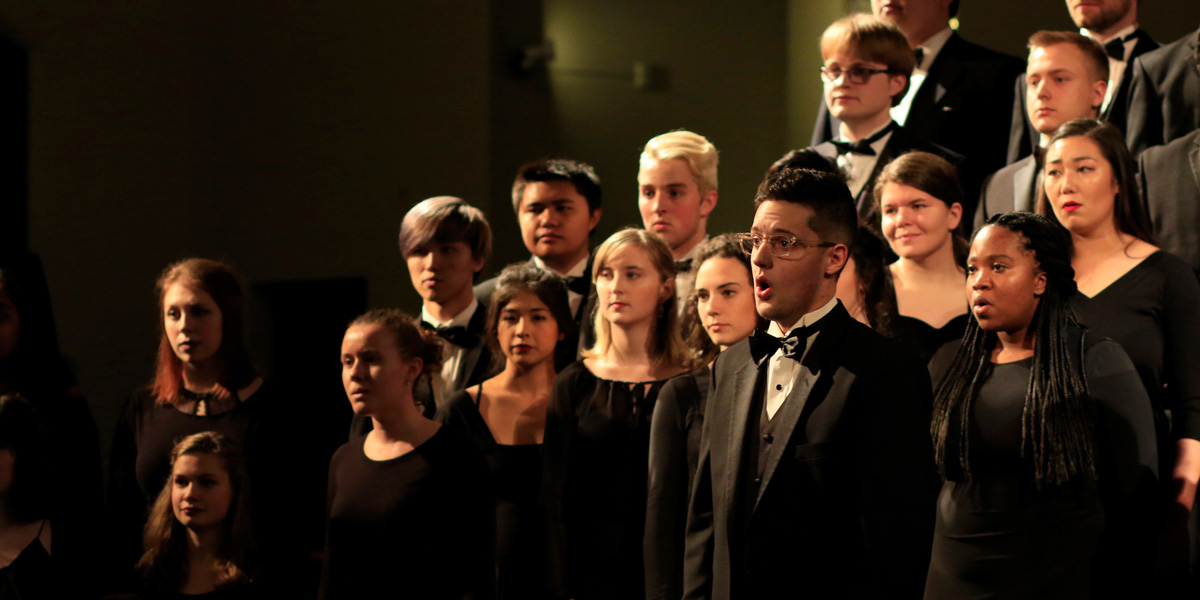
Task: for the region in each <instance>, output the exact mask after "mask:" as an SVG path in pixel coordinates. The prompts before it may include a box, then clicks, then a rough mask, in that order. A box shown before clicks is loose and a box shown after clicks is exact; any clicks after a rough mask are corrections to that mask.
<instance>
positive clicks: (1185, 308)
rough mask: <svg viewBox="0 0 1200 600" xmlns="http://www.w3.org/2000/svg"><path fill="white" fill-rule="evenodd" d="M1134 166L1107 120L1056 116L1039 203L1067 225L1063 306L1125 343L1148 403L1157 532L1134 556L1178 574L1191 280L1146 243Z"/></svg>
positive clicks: (1194, 332) (1191, 450) (1194, 435)
mask: <svg viewBox="0 0 1200 600" xmlns="http://www.w3.org/2000/svg"><path fill="white" fill-rule="evenodd" d="M1134 172H1135V164H1134V162H1133V158H1132V157H1131V156H1130V154H1129V151H1128V150H1127V149H1126V148H1125V144H1124V141H1123V140H1122V138H1121V135H1120V133H1119V132H1118V131H1117V130H1116V129H1115V128H1114V127H1112V125H1107V124H1103V123H1101V122H1099V121H1093V120H1088V119H1080V120H1076V121H1070V122H1068V123H1065V124H1063V125H1062V126H1061V127H1059V128H1058V130H1057V131H1056V132H1055V133H1054V136H1053V137H1052V138H1051V140H1050V142H1049V144H1048V146H1047V148H1046V175H1045V178H1044V189H1043V191H1044V195H1043V198H1042V199H1041V202H1040V203H1039V211H1040V212H1041V213H1042V214H1043V215H1045V216H1046V217H1047V218H1049V219H1050V220H1051V221H1057V222H1059V223H1061V224H1062V225H1063V226H1065V227H1066V228H1067V230H1069V231H1070V232H1071V240H1072V242H1073V245H1074V249H1075V254H1074V257H1073V258H1072V260H1071V264H1072V266H1073V267H1074V269H1075V281H1076V283H1077V284H1078V286H1079V294H1077V295H1076V296H1075V297H1074V298H1072V300H1071V306H1072V308H1074V309H1075V311H1076V313H1078V314H1079V317H1080V320H1081V321H1083V322H1084V323H1085V324H1086V325H1087V326H1088V327H1090V328H1091V329H1092V330H1093V331H1095V332H1097V333H1098V334H1100V335H1106V336H1108V337H1111V338H1112V339H1114V340H1116V341H1117V342H1118V343H1120V344H1121V346H1122V347H1124V348H1125V351H1126V352H1128V353H1129V357H1130V358H1131V359H1132V360H1133V364H1134V365H1135V366H1136V367H1137V370H1138V374H1139V375H1140V376H1141V379H1142V384H1143V386H1144V387H1145V389H1146V392H1147V394H1149V396H1150V401H1151V403H1152V404H1153V406H1154V407H1155V417H1156V423H1157V425H1158V435H1159V445H1158V450H1159V458H1160V461H1161V462H1160V472H1161V475H1162V477H1161V478H1162V481H1163V490H1162V492H1163V494H1162V496H1163V497H1162V501H1161V502H1160V503H1159V505H1158V507H1155V508H1156V509H1155V510H1153V513H1154V515H1155V518H1154V519H1152V521H1153V523H1152V524H1150V525H1142V528H1144V529H1152V530H1156V531H1161V538H1160V539H1159V540H1157V542H1158V543H1157V551H1155V550H1153V549H1149V550H1147V551H1146V552H1145V553H1144V556H1145V557H1146V558H1147V559H1151V558H1153V559H1154V561H1155V563H1156V564H1155V566H1156V567H1157V568H1158V569H1159V570H1160V571H1163V572H1165V573H1168V574H1171V575H1175V576H1181V575H1182V574H1184V573H1186V569H1187V565H1188V546H1189V542H1188V540H1189V539H1195V537H1196V534H1195V531H1194V530H1193V531H1192V532H1191V533H1189V531H1188V515H1189V514H1193V515H1194V514H1195V497H1196V482H1197V480H1198V479H1200V369H1198V368H1197V365H1200V326H1198V325H1197V321H1196V318H1195V311H1196V307H1197V306H1200V283H1197V281H1196V277H1195V274H1194V273H1193V271H1192V269H1191V268H1189V265H1188V264H1187V263H1186V262H1184V261H1183V260H1182V259H1180V258H1178V257H1176V256H1175V255H1173V254H1170V253H1168V252H1165V251H1163V250H1160V249H1159V248H1158V247H1156V246H1154V244H1153V238H1152V236H1151V228H1150V219H1149V216H1148V214H1147V212H1146V209H1145V205H1144V204H1143V203H1142V202H1141V200H1140V198H1139V195H1138V187H1137V185H1136V182H1135V181H1134ZM1132 526H1133V525H1131V527H1132ZM1189 536H1190V537H1189ZM1156 553H1157V556H1155V554H1156ZM1142 566H1143V567H1145V565H1142ZM1124 570H1126V571H1128V570H1129V566H1126V567H1125V569H1124Z"/></svg>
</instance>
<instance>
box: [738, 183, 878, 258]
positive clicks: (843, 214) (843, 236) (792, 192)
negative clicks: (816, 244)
mask: <svg viewBox="0 0 1200 600" xmlns="http://www.w3.org/2000/svg"><path fill="white" fill-rule="evenodd" d="M771 200H775V201H779V202H793V203H796V204H799V205H801V206H807V207H808V208H810V209H811V210H812V211H813V216H812V217H811V218H810V219H809V220H808V227H809V229H812V230H813V231H814V232H816V234H817V235H818V236H820V238H821V241H825V242H835V243H838V244H845V245H846V246H850V245H851V244H852V243H854V234H855V231H856V230H857V229H858V211H857V210H856V209H855V207H854V198H853V197H852V196H851V195H850V188H848V187H846V182H845V179H844V178H843V177H842V176H840V175H839V174H837V173H833V172H829V171H814V170H812V169H792V168H786V167H785V168H783V169H780V170H778V171H776V172H775V173H772V174H770V175H768V176H767V178H766V179H764V180H763V182H762V183H761V184H759V186H758V193H757V194H755V196H754V208H755V209H757V208H758V207H759V206H761V205H762V203H763V202H767V201H771Z"/></svg>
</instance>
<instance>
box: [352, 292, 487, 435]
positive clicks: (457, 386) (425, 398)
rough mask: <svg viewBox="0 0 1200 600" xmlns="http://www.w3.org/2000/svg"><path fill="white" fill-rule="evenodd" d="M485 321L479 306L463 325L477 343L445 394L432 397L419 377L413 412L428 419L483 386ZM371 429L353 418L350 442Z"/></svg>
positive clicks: (362, 419) (430, 384) (426, 382)
mask: <svg viewBox="0 0 1200 600" xmlns="http://www.w3.org/2000/svg"><path fill="white" fill-rule="evenodd" d="M486 321H487V306H486V305H484V303H482V302H480V303H479V306H478V307H477V308H476V309H475V313H474V314H472V315H471V320H470V321H469V322H468V323H467V331H470V332H471V333H474V334H475V335H477V336H478V337H479V341H478V342H477V343H476V344H475V345H474V346H471V347H469V348H467V351H466V352H465V353H464V354H463V357H462V360H461V361H459V363H458V371H457V372H456V373H455V374H454V379H453V380H452V381H447V382H445V390H443V391H442V395H441V397H437V396H436V395H435V394H434V391H433V382H432V381H431V380H430V378H429V377H421V378H420V379H418V380H417V383H416V386H415V387H414V389H413V401H414V402H416V404H417V409H418V410H420V411H421V414H423V415H425V417H426V418H428V419H432V418H433V415H434V414H436V413H437V409H438V408H440V407H441V404H444V403H445V402H446V401H447V400H449V399H450V396H452V395H453V394H454V393H455V392H458V391H460V390H464V389H466V388H469V387H471V386H473V385H478V384H480V383H483V380H485V379H487V378H488V376H489V375H490V374H491V370H492V352H491V351H490V350H488V345H487V340H485V339H484V335H483V330H484V326H485V325H486ZM443 343H446V342H443ZM372 428H373V425H372V422H371V419H370V417H362V416H359V415H354V418H353V419H351V421H350V438H351V439H353V438H354V437H355V436H359V435H363V434H365V433H367V432H369V431H371V429H372Z"/></svg>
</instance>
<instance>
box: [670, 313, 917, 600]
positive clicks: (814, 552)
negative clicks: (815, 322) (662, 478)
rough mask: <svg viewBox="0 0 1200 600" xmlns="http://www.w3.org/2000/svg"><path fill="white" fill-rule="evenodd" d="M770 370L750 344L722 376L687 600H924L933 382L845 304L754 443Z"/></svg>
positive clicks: (731, 357) (692, 521) (696, 492)
mask: <svg viewBox="0 0 1200 600" xmlns="http://www.w3.org/2000/svg"><path fill="white" fill-rule="evenodd" d="M769 362H770V361H769V360H763V361H762V363H761V365H759V364H756V363H755V362H754V360H753V358H752V356H751V353H750V344H749V341H748V340H743V341H741V342H739V343H737V344H735V345H733V346H732V347H730V348H729V349H728V350H726V351H725V352H722V353H721V354H720V355H719V356H718V358H717V360H716V363H715V365H714V367H713V376H712V385H711V389H710V392H709V398H710V403H709V405H708V408H707V411H706V418H705V419H704V426H703V433H702V434H701V447H700V462H699V465H698V468H697V471H696V479H695V482H694V483H693V486H692V493H691V498H690V500H689V511H688V521H687V542H686V555H685V559H684V598H688V599H697V598H706V599H707V598H713V599H721V600H728V599H732V598H796V597H811V598H889V599H895V598H900V599H903V598H920V597H921V594H922V591H923V588H924V580H925V573H926V570H927V569H928V566H929V556H930V549H931V544H932V535H933V520H934V514H935V509H936V507H935V498H936V495H937V490H938V477H937V474H936V470H935V468H934V461H933V448H932V443H931V441H930V436H929V422H930V415H931V404H932V392H931V384H930V381H929V375H928V373H927V372H926V370H925V369H924V367H923V366H922V365H921V364H919V362H918V360H917V359H916V358H914V357H913V355H912V353H911V352H907V351H905V350H904V349H903V348H902V347H901V346H900V344H899V343H898V342H895V341H894V340H889V339H887V338H884V337H883V336H881V335H879V334H878V333H875V332H874V331H872V330H871V329H870V328H869V327H867V326H865V325H862V324H861V323H858V322H857V321H855V320H854V319H853V318H852V317H850V315H849V314H848V313H847V312H846V310H845V308H843V307H842V305H841V303H839V304H838V305H837V306H836V307H835V308H834V309H833V311H832V312H831V313H830V314H829V315H827V316H826V317H825V319H823V320H822V324H821V330H820V333H818V334H817V338H816V339H815V340H814V341H813V345H812V347H811V349H810V350H809V352H808V355H807V356H806V357H805V360H804V363H803V368H802V370H801V375H800V376H799V378H798V379H797V381H796V382H795V383H794V385H793V390H792V393H791V395H790V396H789V397H788V398H787V399H786V400H785V401H784V403H783V405H782V406H781V407H780V408H779V410H778V411H777V412H776V413H775V415H774V417H773V418H772V419H771V420H770V422H769V423H770V425H769V427H770V429H771V435H770V436H763V437H762V438H761V441H759V440H758V439H752V436H757V435H758V433H759V431H761V429H760V425H759V424H760V423H761V419H762V416H760V415H761V414H762V411H761V405H762V399H763V397H764V390H763V387H764V385H765V380H766V369H767V365H768V364H769ZM750 447H756V448H758V450H755V451H753V453H752V452H751V451H750V450H748V448H750ZM751 454H753V455H751ZM759 457H764V458H759ZM764 460H765V462H761V461H764ZM756 467H758V469H760V470H761V473H762V475H761V480H760V481H758V482H756V483H755V486H754V487H755V488H756V489H757V492H756V493H755V494H753V496H752V495H751V494H750V493H748V490H750V489H751V488H750V486H748V485H747V483H748V482H749V481H750V479H751V478H754V477H755V476H756V475H757V474H758V472H759V471H757V470H755V468H756Z"/></svg>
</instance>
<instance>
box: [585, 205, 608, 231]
mask: <svg viewBox="0 0 1200 600" xmlns="http://www.w3.org/2000/svg"><path fill="white" fill-rule="evenodd" d="M603 212H604V209H602V208H597V209H596V210H593V211H592V212H591V214H589V215H588V233H591V232H592V230H593V229H595V228H596V226H597V225H599V224H600V215H601V214H602V213H603Z"/></svg>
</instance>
